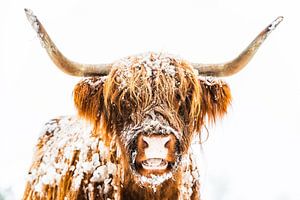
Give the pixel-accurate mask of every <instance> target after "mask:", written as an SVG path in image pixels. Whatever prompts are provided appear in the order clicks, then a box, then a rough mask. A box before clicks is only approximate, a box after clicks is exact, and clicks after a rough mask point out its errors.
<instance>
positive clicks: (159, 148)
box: [135, 134, 179, 177]
mask: <svg viewBox="0 0 300 200" xmlns="http://www.w3.org/2000/svg"><path fill="white" fill-rule="evenodd" d="M178 143H179V141H178V140H177V139H176V137H175V136H174V135H173V134H168V135H159V134H152V135H149V134H148V135H144V134H140V135H139V136H138V138H137V155H136V158H135V168H136V171H137V172H138V173H140V174H141V175H143V176H147V177H149V176H151V175H160V174H164V173H167V172H170V171H172V170H173V169H174V166H175V164H176V162H177V156H176V155H178V154H179V148H178Z"/></svg>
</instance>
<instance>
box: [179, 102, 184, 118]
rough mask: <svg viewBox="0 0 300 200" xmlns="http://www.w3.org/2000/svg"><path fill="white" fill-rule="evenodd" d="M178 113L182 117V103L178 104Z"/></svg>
mask: <svg viewBox="0 0 300 200" xmlns="http://www.w3.org/2000/svg"><path fill="white" fill-rule="evenodd" d="M178 114H179V115H180V116H181V117H184V106H183V105H182V104H181V105H180V106H179V110H178Z"/></svg>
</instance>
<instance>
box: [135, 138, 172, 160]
mask: <svg viewBox="0 0 300 200" xmlns="http://www.w3.org/2000/svg"><path fill="white" fill-rule="evenodd" d="M141 139H142V141H143V148H144V151H145V156H146V158H147V159H150V158H163V159H164V158H166V157H167V155H168V150H169V145H168V144H169V143H170V141H171V139H172V138H171V136H170V135H168V136H142V138H141Z"/></svg>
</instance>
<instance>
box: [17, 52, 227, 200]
mask: <svg viewBox="0 0 300 200" xmlns="http://www.w3.org/2000/svg"><path fill="white" fill-rule="evenodd" d="M131 61H132V64H131V66H125V65H123V64H122V63H121V64H120V63H118V64H117V65H116V66H115V67H114V68H113V69H112V71H111V72H110V74H109V76H108V77H107V78H103V77H92V78H87V79H84V80H83V81H81V82H80V83H78V84H77V85H76V87H75V89H74V102H75V106H76V107H77V109H78V113H79V115H80V116H81V117H82V118H84V119H87V120H88V121H90V122H92V124H93V125H94V130H93V132H92V134H91V136H90V137H92V138H95V140H99V141H100V140H101V141H105V144H106V146H108V147H109V146H115V147H114V148H110V149H111V151H112V152H111V154H110V156H109V157H107V158H104V160H102V161H101V162H103V163H106V162H108V161H110V162H112V163H115V164H116V165H117V166H118V170H119V171H118V176H119V177H117V178H116V179H114V181H115V185H118V187H119V188H121V190H120V191H117V193H119V197H120V198H121V199H178V198H179V194H180V189H179V188H180V185H181V184H182V181H183V179H182V177H181V176H182V169H181V166H179V169H178V170H177V171H176V172H174V174H173V179H169V180H167V181H165V182H164V183H162V184H161V185H160V186H158V187H157V191H156V192H154V191H153V189H151V188H148V187H143V186H141V185H140V184H139V183H137V182H136V179H135V177H134V175H133V174H132V171H131V168H130V158H129V154H128V153H129V152H128V148H127V147H125V146H126V145H127V144H124V140H123V139H122V138H123V137H124V135H122V133H123V131H124V130H127V129H129V128H130V127H131V128H132V127H134V126H135V125H137V124H139V123H142V122H143V120H144V119H145V118H146V117H147V116H148V115H149V113H150V112H154V113H155V114H157V115H159V116H162V117H163V118H164V119H165V120H166V121H167V123H168V124H169V126H170V127H172V128H173V129H175V130H176V131H178V132H179V133H181V134H182V140H181V141H180V148H181V149H182V152H181V153H182V154H186V153H187V151H188V149H189V147H190V144H191V140H192V138H193V136H194V133H195V132H196V133H199V134H200V130H201V128H202V126H203V125H204V124H205V123H209V122H215V120H216V119H217V118H218V117H222V116H223V115H224V114H225V113H226V111H227V107H228V105H229V104H230V101H231V94H230V89H229V87H228V85H227V84H226V83H224V82H222V81H219V80H214V79H207V78H205V77H197V75H196V74H195V73H194V71H193V69H192V68H191V66H190V65H189V64H188V63H187V62H185V61H180V62H178V61H177V60H176V59H172V58H171V63H170V65H172V66H175V68H174V69H175V73H168V72H166V71H164V70H152V75H151V76H149V71H148V69H147V68H146V67H145V66H143V65H139V66H137V64H138V62H140V61H138V60H136V62H135V61H134V59H132V60H131ZM51 134H52V133H51V132H49V133H46V134H44V135H43V136H42V137H41V138H40V142H39V144H38V146H37V151H36V155H35V160H34V162H33V165H32V167H31V169H36V168H39V165H40V162H41V160H42V158H43V154H44V152H43V146H44V145H45V144H46V143H47V141H48V140H49V139H50V138H51V137H52V135H51ZM113 138H115V139H113ZM112 144H115V145H112ZM116 146H118V147H119V149H120V150H121V155H120V156H118V155H117V154H116V149H118V148H116ZM92 151H93V150H90V152H89V153H88V157H91V155H92V154H93V153H95V152H92ZM97 151H101V149H98V150H97ZM62 152H63V151H62ZM79 153H80V152H74V153H73V157H72V162H70V163H69V167H71V166H72V165H75V164H76V162H77V161H78V159H79V157H78V156H79ZM58 157H60V158H57V159H61V157H63V155H59V156H58ZM121 166H122V167H121ZM186 167H189V166H186ZM120 170H121V171H120ZM30 171H31V170H30ZM92 173H93V172H91V173H87V174H85V176H84V178H83V180H82V183H81V186H80V189H79V190H74V189H72V187H71V183H72V179H73V172H72V171H68V173H67V174H66V175H65V176H64V177H62V179H61V180H60V183H59V185H55V184H54V185H48V186H45V187H44V188H43V191H44V194H46V195H45V196H41V195H40V194H39V193H37V192H34V190H33V189H32V187H31V184H32V183H33V182H31V183H28V185H27V187H26V191H25V194H24V198H23V199H26V200H29V199H57V200H64V197H68V199H70V200H75V199H107V198H112V199H113V198H114V196H113V195H114V194H113V193H108V194H106V195H102V196H101V192H100V191H98V190H97V189H95V190H94V191H92V192H91V191H89V190H88V189H87V188H88V184H89V183H90V182H89V180H90V177H91V176H92ZM122 174H123V176H124V177H123V178H124V181H123V182H122V181H120V180H121V176H122ZM93 184H94V185H93V188H97V187H98V186H99V183H97V184H98V185H97V184H96V183H93ZM199 185H200V183H199V182H195V183H194V185H193V186H192V188H193V194H192V195H191V199H199Z"/></svg>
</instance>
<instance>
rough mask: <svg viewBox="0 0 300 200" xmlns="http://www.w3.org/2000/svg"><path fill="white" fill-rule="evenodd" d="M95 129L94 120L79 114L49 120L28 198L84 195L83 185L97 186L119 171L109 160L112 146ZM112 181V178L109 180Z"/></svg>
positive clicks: (34, 159)
mask: <svg viewBox="0 0 300 200" xmlns="http://www.w3.org/2000/svg"><path fill="white" fill-rule="evenodd" d="M92 133H93V127H92V126H91V124H90V123H88V122H86V121H84V120H82V119H80V118H78V117H58V118H55V119H52V120H50V121H48V122H47V123H46V124H45V126H44V127H43V130H42V131H41V135H40V137H39V140H38V144H37V146H36V150H35V155H34V158H33V164H32V166H31V168H30V170H29V175H28V183H27V188H26V191H25V195H24V199H36V198H40V197H41V196H51V197H52V198H53V199H59V198H58V196H57V195H59V196H65V197H71V196H73V197H74V195H75V196H77V195H79V196H80V193H82V192H81V191H82V188H87V187H89V188H93V187H94V186H98V185H99V184H100V182H101V184H103V182H104V180H106V179H109V178H110V177H111V175H112V174H114V173H115V171H116V166H115V165H114V164H112V163H110V162H108V161H107V157H108V155H109V147H107V146H105V144H104V142H103V141H102V140H101V138H99V137H94V136H93V134H92ZM110 183H111V179H110V181H106V184H110ZM58 186H59V187H58ZM102 187H103V185H102ZM103 188H104V187H103ZM49 191H51V192H50V193H49ZM98 192H99V191H98ZM70 199H72V198H70Z"/></svg>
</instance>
